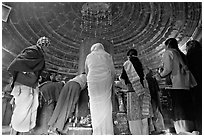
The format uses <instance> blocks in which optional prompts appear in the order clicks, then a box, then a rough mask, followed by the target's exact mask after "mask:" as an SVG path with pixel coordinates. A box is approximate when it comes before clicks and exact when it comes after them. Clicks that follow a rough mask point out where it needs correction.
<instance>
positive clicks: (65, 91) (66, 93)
mask: <svg viewBox="0 0 204 137" xmlns="http://www.w3.org/2000/svg"><path fill="white" fill-rule="evenodd" d="M86 82H87V78H86V73H82V74H80V75H78V76H76V77H74V78H73V79H70V80H69V81H68V82H66V84H65V85H64V87H63V88H62V90H61V91H60V95H59V97H58V100H57V104H56V107H55V109H54V111H53V114H52V117H51V118H50V120H49V122H48V125H49V129H48V134H50V135H59V134H63V129H64V127H65V124H66V122H67V119H68V118H69V117H71V116H72V115H73V112H74V111H75V108H76V104H77V102H78V99H79V95H80V93H81V91H82V90H83V89H84V88H86Z"/></svg>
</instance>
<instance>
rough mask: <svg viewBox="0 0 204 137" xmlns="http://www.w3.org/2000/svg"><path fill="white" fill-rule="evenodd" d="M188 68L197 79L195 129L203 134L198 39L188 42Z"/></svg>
mask: <svg viewBox="0 0 204 137" xmlns="http://www.w3.org/2000/svg"><path fill="white" fill-rule="evenodd" d="M186 49H187V54H186V56H187V61H188V68H189V70H190V71H191V72H192V74H193V76H194V77H195V79H196V82H197V86H195V87H194V88H192V98H193V108H194V111H193V112H194V117H195V130H197V131H199V132H200V134H202V46H201V44H200V43H199V42H198V41H196V40H191V41H189V42H187V44H186Z"/></svg>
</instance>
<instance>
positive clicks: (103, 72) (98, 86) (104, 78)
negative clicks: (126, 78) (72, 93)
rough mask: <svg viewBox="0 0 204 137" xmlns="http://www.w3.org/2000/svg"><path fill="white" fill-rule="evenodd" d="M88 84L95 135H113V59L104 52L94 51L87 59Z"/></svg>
mask: <svg viewBox="0 0 204 137" xmlns="http://www.w3.org/2000/svg"><path fill="white" fill-rule="evenodd" d="M85 64H86V67H87V69H88V73H87V82H88V94H89V98H90V113H91V120H92V128H93V135H113V134H114V133H113V120H112V102H111V92H112V82H113V75H114V71H115V70H114V65H113V61H112V57H111V56H110V55H109V54H108V53H107V52H105V51H104V50H94V51H92V52H91V53H90V54H89V55H88V56H87V58H86V62H85Z"/></svg>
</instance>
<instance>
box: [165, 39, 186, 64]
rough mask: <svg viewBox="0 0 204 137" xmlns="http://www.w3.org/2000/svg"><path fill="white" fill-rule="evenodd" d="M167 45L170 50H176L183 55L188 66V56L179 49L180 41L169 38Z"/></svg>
mask: <svg viewBox="0 0 204 137" xmlns="http://www.w3.org/2000/svg"><path fill="white" fill-rule="evenodd" d="M165 45H166V46H167V47H168V48H171V49H176V50H177V51H178V52H179V54H180V55H181V58H182V60H183V61H184V63H185V64H187V59H186V55H185V54H184V53H183V52H181V51H180V49H179V47H178V41H177V40H176V39H175V38H169V39H167V40H166V41H165Z"/></svg>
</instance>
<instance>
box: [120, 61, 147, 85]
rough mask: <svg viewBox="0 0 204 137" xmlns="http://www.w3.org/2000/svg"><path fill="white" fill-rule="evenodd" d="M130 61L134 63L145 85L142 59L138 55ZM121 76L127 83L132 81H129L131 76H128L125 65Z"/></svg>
mask: <svg viewBox="0 0 204 137" xmlns="http://www.w3.org/2000/svg"><path fill="white" fill-rule="evenodd" d="M130 61H131V63H132V64H133V66H134V68H135V70H136V72H137V74H138V75H139V77H140V82H141V84H142V85H143V86H144V84H143V80H144V72H143V66H142V63H141V62H140V60H139V59H138V58H137V57H131V58H130ZM121 78H122V79H124V80H125V84H126V85H127V84H130V81H129V78H128V76H127V73H126V71H125V69H124V67H123V70H122V74H121Z"/></svg>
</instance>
